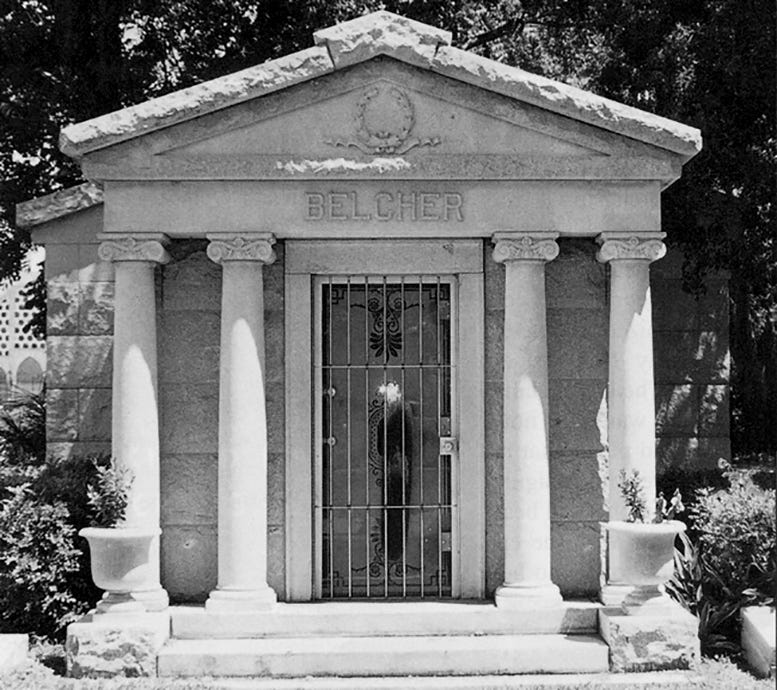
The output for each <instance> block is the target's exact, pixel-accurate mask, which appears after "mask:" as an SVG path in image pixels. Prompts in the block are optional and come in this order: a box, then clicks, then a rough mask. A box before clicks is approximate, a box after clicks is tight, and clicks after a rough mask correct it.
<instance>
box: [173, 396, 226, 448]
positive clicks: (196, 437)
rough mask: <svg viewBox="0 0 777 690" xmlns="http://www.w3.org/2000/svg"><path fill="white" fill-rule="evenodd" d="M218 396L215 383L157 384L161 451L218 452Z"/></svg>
mask: <svg viewBox="0 0 777 690" xmlns="http://www.w3.org/2000/svg"><path fill="white" fill-rule="evenodd" d="M218 395H219V388H218V384H217V383H204V384H198V383H175V384H173V383H165V384H162V385H160V387H159V401H160V405H159V407H160V418H161V424H160V429H161V431H160V446H161V451H162V453H165V454H168V453H179V454H188V453H216V452H218V418H219V406H218ZM184 420H185V422H184Z"/></svg>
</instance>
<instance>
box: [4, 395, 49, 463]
mask: <svg viewBox="0 0 777 690" xmlns="http://www.w3.org/2000/svg"><path fill="white" fill-rule="evenodd" d="M45 453H46V398H45V394H44V393H39V394H37V395H21V396H19V397H16V398H13V399H11V400H7V401H6V402H4V403H2V404H0V458H4V459H5V461H6V463H7V464H9V465H13V466H16V467H21V466H24V465H28V464H30V463H32V464H37V463H39V462H40V461H41V459H42V458H43V456H44V455H45Z"/></svg>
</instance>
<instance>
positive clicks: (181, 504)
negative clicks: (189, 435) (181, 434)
mask: <svg viewBox="0 0 777 690" xmlns="http://www.w3.org/2000/svg"><path fill="white" fill-rule="evenodd" d="M160 472H161V477H160V481H161V495H162V506H161V508H162V516H161V518H162V523H163V524H166V525H213V524H215V523H216V516H217V508H218V491H217V485H218V457H217V455H216V454H206V453H191V454H186V455H163V456H162V459H161V463H160Z"/></svg>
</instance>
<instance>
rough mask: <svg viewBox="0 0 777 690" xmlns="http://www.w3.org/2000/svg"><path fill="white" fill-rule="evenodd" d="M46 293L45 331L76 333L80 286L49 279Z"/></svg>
mask: <svg viewBox="0 0 777 690" xmlns="http://www.w3.org/2000/svg"><path fill="white" fill-rule="evenodd" d="M46 293H47V295H46V333H47V334H48V335H77V334H78V309H79V303H80V301H81V286H80V285H79V284H78V283H70V282H67V283H65V282H54V281H50V282H49V283H48V285H47V290H46Z"/></svg>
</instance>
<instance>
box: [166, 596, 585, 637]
mask: <svg viewBox="0 0 777 690" xmlns="http://www.w3.org/2000/svg"><path fill="white" fill-rule="evenodd" d="M599 608H600V606H599V605H598V604H595V603H593V602H588V601H565V602H563V603H562V604H561V605H559V606H557V607H553V608H544V609H537V610H536V611H535V610H526V611H516V610H505V609H498V608H497V607H496V606H494V604H493V602H483V601H454V602H441V601H429V602H425V601H424V602H418V601H416V602H410V601H405V602H315V603H298V604H278V605H277V606H276V607H275V608H274V609H273V610H272V611H270V612H259V613H234V612H230V613H223V614H222V613H215V612H206V611H205V609H204V608H202V607H176V608H173V609H171V619H172V636H173V637H174V638H177V639H205V638H208V639H214V638H217V639H218V638H221V639H236V638H258V637H308V636H310V637H317V636H327V637H330V636H346V637H347V636H351V637H353V636H371V635H380V636H386V635H507V634H522V635H549V634H582V633H594V632H596V631H597V629H598V628H597V611H598V610H599Z"/></svg>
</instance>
